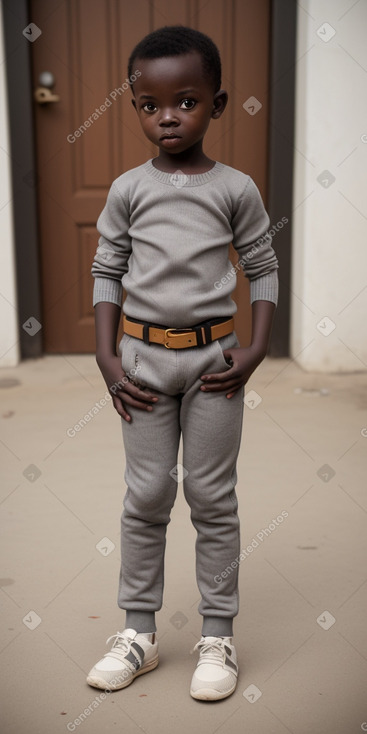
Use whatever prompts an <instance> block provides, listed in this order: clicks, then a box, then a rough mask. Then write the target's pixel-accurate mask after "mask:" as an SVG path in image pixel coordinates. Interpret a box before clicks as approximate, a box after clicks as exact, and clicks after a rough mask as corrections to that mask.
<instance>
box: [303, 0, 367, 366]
mask: <svg viewBox="0 0 367 734" xmlns="http://www.w3.org/2000/svg"><path fill="white" fill-rule="evenodd" d="M325 23H328V24H329V25H330V26H332V28H333V29H334V31H335V35H334V36H333V37H332V38H330V39H329V40H327V42H325V40H322V38H324V39H327V38H328V37H329V33H331V32H330V30H329V29H327V28H325V25H324V24H325ZM320 27H321V30H320V31H319V33H320V36H321V37H320V36H319V35H318V33H317V29H320ZM366 30H367V2H366V1H365V0H360V2H357V3H356V2H355V0H301V3H298V33H297V59H298V62H297V66H296V85H297V86H296V139H295V148H296V150H295V187H294V204H293V206H294V210H295V211H294V225H293V264H292V291H293V295H292V320H291V334H292V336H291V345H292V346H291V349H292V357H295V358H296V360H297V362H298V363H299V364H300V365H301V366H302V367H303V368H304V369H306V370H316V371H344V372H346V371H356V370H365V369H366V367H367V327H366V324H367V176H366V170H367V44H366ZM323 31H325V32H324V33H323ZM325 170H326V171H329V172H330V174H332V175H333V176H334V177H335V181H333V182H332V183H329V185H328V186H325V185H323V184H320V183H319V182H318V180H317V177H318V176H319V175H320V174H322V173H323V171H325ZM325 178H326V179H328V180H329V181H330V177H329V174H326V176H323V177H322V179H323V180H324V179H325ZM324 317H328V319H329V320H330V322H328V321H325V320H324ZM320 322H321V323H320ZM331 322H333V323H331ZM317 324H319V327H317ZM333 324H335V328H334V327H333ZM331 328H333V331H330V329H331ZM325 334H328V335H327V336H325Z"/></svg>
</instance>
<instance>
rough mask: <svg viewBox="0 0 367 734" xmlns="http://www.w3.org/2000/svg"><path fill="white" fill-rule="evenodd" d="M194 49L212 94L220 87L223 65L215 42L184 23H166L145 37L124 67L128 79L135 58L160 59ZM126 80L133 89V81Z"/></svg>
mask: <svg viewBox="0 0 367 734" xmlns="http://www.w3.org/2000/svg"><path fill="white" fill-rule="evenodd" d="M194 51H197V52H198V53H199V54H200V55H201V58H202V64H203V72H204V75H205V77H206V78H207V79H208V81H209V83H210V85H211V86H212V88H213V92H214V94H215V93H216V92H218V91H219V89H220V86H221V73H222V68H221V61H220V55H219V51H218V49H217V47H216V45H215V43H214V41H212V39H211V38H209V36H206V35H205V33H201V31H197V30H195V29H194V28H188V27H187V26H183V25H172V26H169V25H166V26H163V27H162V28H157V30H155V31H152V32H151V33H148V35H147V36H144V38H143V39H142V40H141V41H140V42H139V43H138V44H137V45H136V46H135V48H134V49H133V51H132V52H131V54H130V58H129V61H128V67H127V71H128V81H129V80H130V79H131V76H132V75H133V66H134V62H135V60H136V59H159V58H162V57H166V56H180V55H181V54H186V53H190V52H191V53H192V52H194ZM129 83H130V86H131V89H132V92H134V89H133V84H132V82H130V81H129Z"/></svg>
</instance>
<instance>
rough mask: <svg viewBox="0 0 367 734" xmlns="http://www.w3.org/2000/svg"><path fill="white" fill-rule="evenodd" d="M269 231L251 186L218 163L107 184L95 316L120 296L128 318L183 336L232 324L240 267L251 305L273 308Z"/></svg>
mask: <svg viewBox="0 0 367 734" xmlns="http://www.w3.org/2000/svg"><path fill="white" fill-rule="evenodd" d="M268 227H269V217H268V215H267V213H266V211H265V209H264V205H263V202H262V199H261V196H260V193H259V190H258V189H257V187H256V185H255V184H254V182H253V180H252V179H251V178H250V176H247V175H246V174H244V173H241V171H237V170H236V169H234V168H231V167H230V166H227V165H225V164H224V163H219V162H216V163H215V165H214V167H213V168H212V169H211V170H210V171H208V172H207V173H200V174H193V175H184V174H183V173H182V172H180V171H178V172H177V173H176V174H171V173H164V172H162V171H159V170H158V169H157V168H155V167H154V165H153V163H152V159H150V160H148V161H147V162H146V163H144V164H143V165H141V166H138V167H137V168H133V169H131V170H130V171H127V172H126V173H123V174H122V175H121V176H119V178H117V179H116V180H115V181H114V182H113V184H112V186H111V189H110V191H109V194H108V197H107V202H106V205H105V207H104V209H103V211H102V212H101V214H100V216H99V219H98V222H97V229H98V231H99V232H100V234H101V237H100V239H99V245H98V248H97V252H96V255H95V257H94V261H93V265H92V275H93V276H94V278H95V282H94V292H93V306H95V304H96V303H98V302H99V301H109V302H111V303H116V304H117V305H118V306H121V303H122V288H124V289H125V291H126V300H125V302H124V313H125V314H126V316H128V317H129V316H130V317H131V318H135V319H141V320H142V321H148V322H150V323H153V324H162V325H166V326H171V327H176V328H184V327H187V326H191V325H194V324H197V323H200V322H201V321H206V320H209V319H213V318H217V317H222V316H223V317H224V316H228V317H229V316H231V315H232V314H233V313H235V311H236V308H237V307H236V304H235V303H234V301H233V300H232V298H231V293H232V292H233V290H234V288H235V286H236V277H237V273H238V270H240V268H241V267H242V268H243V271H244V273H245V275H246V276H247V277H248V278H249V280H250V295H251V302H253V301H255V300H267V301H273V303H277V293H278V276H277V268H278V261H277V258H276V255H275V252H274V250H273V248H272V246H271V237H270V235H268V234H267V230H268ZM231 242H232V243H233V246H234V248H235V249H236V250H237V252H238V255H239V264H238V265H237V266H236V267H233V266H232V263H231V262H230V260H229V257H228V248H229V245H230V243H231Z"/></svg>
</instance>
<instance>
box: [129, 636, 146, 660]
mask: <svg viewBox="0 0 367 734" xmlns="http://www.w3.org/2000/svg"><path fill="white" fill-rule="evenodd" d="M130 647H133V648H134V650H135V652H137V653H138V655H140V657H141V661H142V662H143V660H144V650H143V648H142V647H140V645H139V644H138V643H137V642H135V640H134V642H132V643H131V645H130Z"/></svg>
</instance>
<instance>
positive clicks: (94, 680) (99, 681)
mask: <svg viewBox="0 0 367 734" xmlns="http://www.w3.org/2000/svg"><path fill="white" fill-rule="evenodd" d="M158 662H159V661H158V658H154V660H151V661H150V663H147V665H144V666H143V667H142V668H141V669H140V670H137V671H136V673H132V677H131V678H129V679H128V680H126V681H124V682H123V683H121V685H116V686H110V685H109V684H108V683H106V681H105V680H103V678H98V677H97V676H96V675H88V677H87V683H88V685H90V686H93V688H102V690H103V691H119V690H121V688H126V687H127V686H129V685H130V684H131V683H132V682H133V681H134V680H135V678H137V677H138V676H139V675H143V674H144V673H150V671H151V670H154V668H156V667H157V665H158ZM117 675H118V672H117V671H116V676H117Z"/></svg>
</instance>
